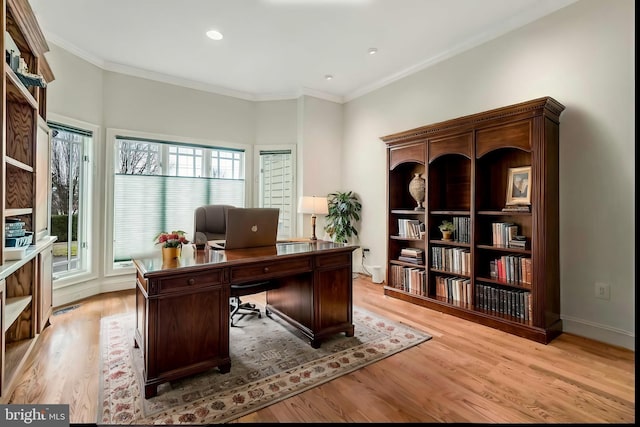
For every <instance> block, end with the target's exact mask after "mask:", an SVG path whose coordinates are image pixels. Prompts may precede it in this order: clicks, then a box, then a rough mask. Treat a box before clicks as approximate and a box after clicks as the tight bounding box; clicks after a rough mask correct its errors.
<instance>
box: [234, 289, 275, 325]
mask: <svg viewBox="0 0 640 427" xmlns="http://www.w3.org/2000/svg"><path fill="white" fill-rule="evenodd" d="M273 288H274V283H273V282H269V281H264V282H256V283H247V284H241V285H231V299H230V321H231V326H237V325H236V324H235V319H236V316H238V320H240V319H242V318H243V317H245V316H248V315H253V316H258V318H261V317H262V313H261V312H260V309H259V308H258V307H256V305H255V304H252V303H248V302H242V300H241V299H240V297H243V296H245V295H253V294H258V293H260V292H264V291H268V290H269V289H273ZM265 314H266V315H267V317H271V313H269V310H267V309H266V308H265Z"/></svg>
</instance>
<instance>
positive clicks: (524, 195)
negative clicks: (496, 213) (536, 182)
mask: <svg viewBox="0 0 640 427" xmlns="http://www.w3.org/2000/svg"><path fill="white" fill-rule="evenodd" d="M530 183H531V166H521V167H517V168H509V175H508V179H507V202H506V205H507V206H513V205H521V206H522V205H524V206H529V205H531V185H530Z"/></svg>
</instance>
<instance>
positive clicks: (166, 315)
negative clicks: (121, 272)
mask: <svg viewBox="0 0 640 427" xmlns="http://www.w3.org/2000/svg"><path fill="white" fill-rule="evenodd" d="M356 248H357V246H349V245H344V244H339V243H332V242H324V241H318V242H313V243H311V242H306V243H304V242H295V243H278V244H277V245H276V246H275V247H267V248H252V249H236V250H233V251H231V250H229V251H222V250H212V249H204V250H198V251H195V252H194V254H193V256H186V257H184V258H178V259H176V260H175V261H173V262H171V263H169V264H168V265H167V264H164V265H163V263H162V258H161V257H160V254H158V257H156V258H141V259H134V260H133V262H134V265H135V266H136V270H137V280H136V282H137V286H136V330H135V342H134V345H135V346H136V347H140V348H141V349H142V352H143V354H144V372H143V377H144V397H145V398H149V397H153V396H155V395H156V394H157V387H158V384H161V383H164V382H167V381H171V380H175V379H178V378H183V377H186V376H189V375H193V374H195V373H198V372H203V371H206V370H208V369H211V368H213V367H218V369H219V370H220V372H221V373H227V372H229V370H230V369H231V358H230V356H229V288H230V286H231V284H240V283H250V282H256V281H264V280H271V281H274V282H276V288H275V289H273V290H270V291H267V309H268V310H269V311H270V312H272V313H275V314H277V315H278V316H280V317H281V318H282V319H284V320H286V321H287V322H288V323H290V324H291V325H293V326H294V327H296V328H297V329H298V330H300V331H301V332H302V333H303V334H304V335H305V336H306V337H307V338H308V339H309V341H310V344H311V346H313V347H314V348H318V347H319V346H320V341H321V340H322V339H323V338H325V337H328V336H331V335H335V334H337V333H342V332H344V333H345V334H346V335H347V336H353V333H354V328H353V321H352V261H351V253H352V252H353V250H355V249H356Z"/></svg>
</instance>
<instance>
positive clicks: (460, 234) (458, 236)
mask: <svg viewBox="0 0 640 427" xmlns="http://www.w3.org/2000/svg"><path fill="white" fill-rule="evenodd" d="M451 222H453V226H454V227H455V230H453V236H452V238H453V240H454V241H456V242H460V243H471V218H469V217H468V216H454V217H453V218H452V220H451Z"/></svg>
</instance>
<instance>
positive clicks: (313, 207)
mask: <svg viewBox="0 0 640 427" xmlns="http://www.w3.org/2000/svg"><path fill="white" fill-rule="evenodd" d="M298 213H303V214H311V230H312V235H311V240H318V238H317V237H316V214H322V215H326V214H328V213H329V207H328V205H327V198H326V197H317V196H303V197H300V200H299V202H298Z"/></svg>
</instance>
